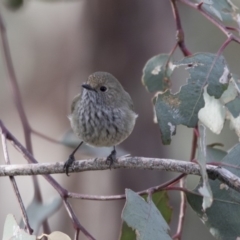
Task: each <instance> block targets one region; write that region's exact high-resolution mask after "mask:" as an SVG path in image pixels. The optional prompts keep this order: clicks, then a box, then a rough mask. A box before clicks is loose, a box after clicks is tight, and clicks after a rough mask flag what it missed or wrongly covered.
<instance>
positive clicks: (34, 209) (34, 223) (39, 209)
mask: <svg viewBox="0 0 240 240" xmlns="http://www.w3.org/2000/svg"><path fill="white" fill-rule="evenodd" d="M61 204H62V199H61V198H60V197H56V198H55V199H53V200H52V201H51V202H49V203H45V204H43V203H40V202H39V201H38V200H36V199H35V198H33V200H32V202H31V203H30V204H29V205H28V207H27V209H26V211H27V215H28V218H29V222H30V223H31V227H32V229H33V230H34V233H37V232H38V230H39V228H40V226H41V225H42V223H43V222H44V221H45V220H47V219H48V218H49V217H50V216H52V215H53V214H54V213H55V212H56V211H57V210H58V209H59V208H60V206H61ZM20 226H23V220H21V222H20Z"/></svg>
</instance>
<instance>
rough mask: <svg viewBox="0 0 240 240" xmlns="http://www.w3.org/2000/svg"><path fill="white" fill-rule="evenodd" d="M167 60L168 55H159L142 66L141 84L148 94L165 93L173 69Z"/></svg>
mask: <svg viewBox="0 0 240 240" xmlns="http://www.w3.org/2000/svg"><path fill="white" fill-rule="evenodd" d="M169 58H170V56H169V55H168V54H160V55H157V56H155V57H153V58H151V59H149V60H148V62H147V63H146V65H145V66H144V68H143V76H142V83H143V85H144V86H145V87H146V88H147V90H148V91H149V92H157V91H165V90H166V89H168V88H169V83H170V79H169V77H170V76H171V74H172V71H173V69H174V65H173V64H172V62H171V61H170V60H169ZM168 61H169V62H168Z"/></svg>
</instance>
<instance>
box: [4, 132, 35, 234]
mask: <svg viewBox="0 0 240 240" xmlns="http://www.w3.org/2000/svg"><path fill="white" fill-rule="evenodd" d="M1 137H2V147H3V156H4V160H5V162H6V164H11V163H10V158H9V155H8V149H7V142H6V132H4V131H1ZM9 179H10V181H11V183H12V186H13V189H14V192H15V195H16V197H17V200H18V204H19V206H20V209H21V213H22V218H23V222H24V224H25V227H26V230H27V232H28V233H29V234H32V233H33V229H32V228H31V226H30V224H29V220H28V216H27V212H26V209H25V207H24V204H23V201H22V198H21V195H20V193H19V190H18V187H17V183H16V180H15V178H14V177H13V176H10V177H9Z"/></svg>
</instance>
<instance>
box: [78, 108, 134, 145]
mask: <svg viewBox="0 0 240 240" xmlns="http://www.w3.org/2000/svg"><path fill="white" fill-rule="evenodd" d="M124 122H126V119H125V116H124V115H121V114H120V113H118V112H116V111H115V112H114V111H106V112H104V111H98V112H94V113H93V112H91V113H88V114H83V115H82V116H80V118H79V127H80V129H81V131H80V134H79V137H80V138H81V139H82V140H83V141H84V142H86V143H88V144H89V145H93V146H98V147H108V146H114V145H117V144H119V143H120V142H122V141H123V140H124V139H126V138H127V137H128V135H129V134H130V132H129V131H128V129H127V128H126V126H124Z"/></svg>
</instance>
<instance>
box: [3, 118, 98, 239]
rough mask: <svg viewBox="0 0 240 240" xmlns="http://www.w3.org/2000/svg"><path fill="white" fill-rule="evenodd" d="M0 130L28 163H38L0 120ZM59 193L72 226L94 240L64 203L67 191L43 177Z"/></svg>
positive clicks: (51, 179)
mask: <svg viewBox="0 0 240 240" xmlns="http://www.w3.org/2000/svg"><path fill="white" fill-rule="evenodd" d="M0 129H1V131H2V132H5V134H6V139H8V140H9V141H10V142H11V143H12V145H13V146H14V147H15V148H16V149H17V150H18V151H19V152H20V153H21V154H22V155H23V157H24V158H25V159H26V160H27V161H28V162H29V163H38V162H37V160H36V159H35V158H34V157H33V155H32V154H31V153H30V152H29V151H28V150H27V149H26V148H25V147H24V146H23V145H22V144H21V143H20V142H19V141H18V140H17V139H16V138H15V137H14V136H13V135H12V134H11V133H10V132H9V131H8V129H7V128H6V127H5V126H4V124H3V123H2V121H1V120H0ZM43 177H44V178H45V179H46V180H47V181H48V182H49V183H50V184H51V185H52V186H53V187H54V189H55V190H56V191H57V192H58V193H59V195H60V196H61V198H62V199H63V202H64V203H65V207H66V210H67V212H68V214H69V217H70V219H71V220H72V223H73V226H74V228H75V229H77V230H81V231H82V232H83V233H84V234H85V235H86V236H87V237H88V238H89V239H91V240H95V238H94V237H93V236H92V235H91V234H90V233H89V232H88V231H87V230H86V229H85V228H84V227H83V226H82V225H81V224H80V222H79V221H78V219H77V217H76V215H75V214H74V212H73V210H72V207H71V206H70V205H69V204H67V203H66V198H67V190H66V189H64V188H63V187H62V186H61V185H60V184H59V183H58V182H57V181H56V180H55V179H54V178H52V177H51V176H50V175H44V176H43Z"/></svg>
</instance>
